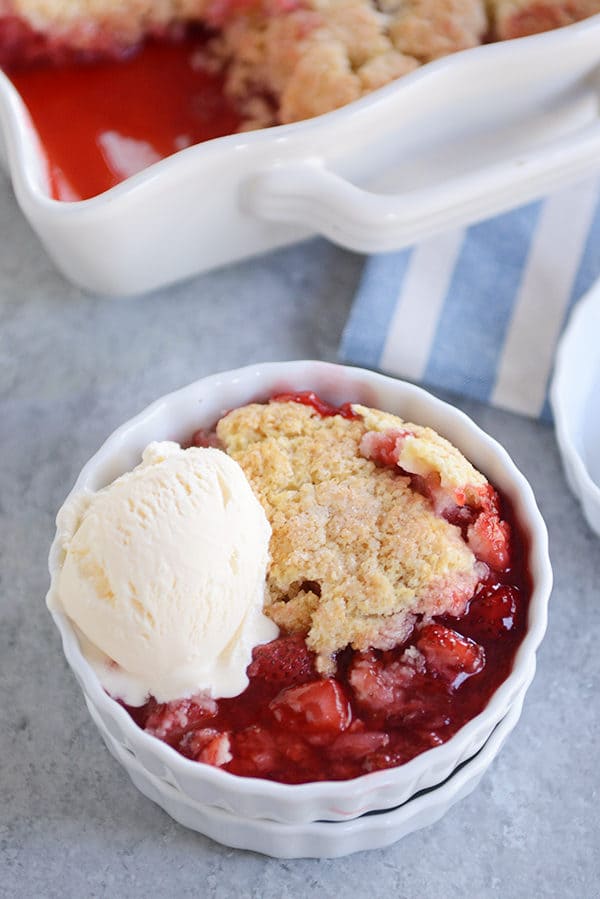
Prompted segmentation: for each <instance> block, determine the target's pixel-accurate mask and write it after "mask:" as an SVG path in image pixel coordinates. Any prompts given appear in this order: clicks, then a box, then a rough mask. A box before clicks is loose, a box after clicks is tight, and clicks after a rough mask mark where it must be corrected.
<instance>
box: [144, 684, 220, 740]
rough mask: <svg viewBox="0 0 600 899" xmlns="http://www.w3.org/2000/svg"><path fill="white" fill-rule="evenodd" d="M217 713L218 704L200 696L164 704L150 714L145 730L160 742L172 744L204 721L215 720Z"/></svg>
mask: <svg viewBox="0 0 600 899" xmlns="http://www.w3.org/2000/svg"><path fill="white" fill-rule="evenodd" d="M217 711H218V706H217V703H216V702H215V700H214V699H211V698H210V697H208V696H201V695H198V696H192V697H190V698H189V699H176V700H174V701H173V702H164V703H161V704H159V705H157V706H156V707H155V708H154V709H153V711H152V712H151V713H150V715H149V716H148V718H147V720H146V724H145V727H144V730H146V731H148V733H150V734H152V735H153V736H154V737H158V738H159V740H164V741H165V742H166V743H172V742H175V741H176V740H178V739H180V738H181V737H182V736H183V734H185V733H187V731H189V730H195V729H196V728H197V727H198V726H199V725H201V724H202V723H203V722H204V721H207V720H209V719H210V718H214V716H215V715H216V714H217Z"/></svg>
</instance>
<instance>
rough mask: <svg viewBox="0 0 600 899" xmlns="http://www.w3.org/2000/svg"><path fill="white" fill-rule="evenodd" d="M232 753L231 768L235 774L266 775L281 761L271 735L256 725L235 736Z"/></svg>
mask: <svg viewBox="0 0 600 899" xmlns="http://www.w3.org/2000/svg"><path fill="white" fill-rule="evenodd" d="M232 752H233V765H232V768H234V770H235V773H236V774H246V775H257V774H268V773H270V772H273V771H275V770H276V769H277V767H278V765H279V763H280V761H281V755H280V753H279V750H278V749H277V746H276V744H275V739H274V736H273V734H272V733H271V732H270V731H268V730H266V729H265V728H264V727H260V726H259V725H257V724H254V725H252V726H251V727H246V728H244V730H241V731H239V733H237V734H236V735H235V738H234V743H233V749H232Z"/></svg>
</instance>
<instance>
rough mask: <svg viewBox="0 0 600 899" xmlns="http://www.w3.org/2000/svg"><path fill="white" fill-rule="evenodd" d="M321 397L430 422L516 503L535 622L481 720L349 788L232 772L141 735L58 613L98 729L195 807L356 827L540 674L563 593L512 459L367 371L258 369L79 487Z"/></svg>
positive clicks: (152, 413) (130, 447)
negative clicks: (279, 404)
mask: <svg viewBox="0 0 600 899" xmlns="http://www.w3.org/2000/svg"><path fill="white" fill-rule="evenodd" d="M300 389H312V390H315V391H316V392H317V393H318V394H320V395H321V396H323V397H324V398H326V399H328V400H330V401H331V402H333V403H341V402H346V401H353V402H360V403H364V404H366V405H370V406H374V407H377V408H380V409H384V410H387V411H390V412H393V413H398V414H400V415H401V416H402V417H403V418H405V419H407V420H409V421H414V422H416V423H421V424H427V425H430V426H432V427H433V428H435V429H436V430H437V431H439V432H440V433H441V434H443V435H444V436H446V437H447V438H448V439H449V440H451V441H452V442H453V443H454V444H455V445H456V446H458V447H459V448H460V449H461V450H462V451H463V452H464V453H465V455H466V456H467V457H468V458H469V459H470V460H471V461H472V462H473V463H474V464H475V465H476V466H477V467H478V468H479V469H481V470H482V471H483V472H484V473H485V474H486V475H487V476H488V478H489V479H490V481H491V482H492V483H493V484H494V485H496V486H497V487H498V488H499V489H500V490H501V491H502V492H503V493H504V494H505V495H506V496H507V497H508V499H509V500H510V501H511V502H512V504H513V507H514V511H515V515H516V517H517V519H518V521H519V522H520V524H521V527H522V529H523V531H524V534H525V538H526V540H527V541H528V567H529V572H530V575H531V579H532V583H533V592H532V596H531V600H530V607H529V617H528V625H527V630H526V633H525V636H524V638H523V642H522V643H521V645H520V647H519V649H518V651H517V654H516V656H515V660H514V664H513V669H512V671H511V673H510V675H509V677H508V678H507V679H506V681H504V683H503V684H501V686H500V687H499V688H498V689H497V690H496V692H495V693H494V694H493V696H492V697H491V699H490V701H489V703H488V705H487V707H486V708H485V710H484V711H483V712H481V714H479V715H477V716H476V717H475V718H474V719H473V720H471V721H470V722H468V723H467V724H466V725H465V726H464V727H462V728H461V729H460V730H459V731H458V733H457V734H455V736H454V737H452V739H451V740H449V741H448V742H447V743H445V744H443V745H442V746H439V747H436V748H434V749H431V750H429V751H427V752H425V753H423V754H422V755H420V756H417V757H416V758H415V759H413V760H412V761H410V762H408V763H407V764H405V765H403V766H400V767H398V768H392V769H389V770H386V771H377V772H373V773H371V774H368V775H364V776H362V777H359V778H355V779H353V780H349V781H342V782H323V783H312V784H302V785H294V786H289V785H285V784H280V783H274V782H272V781H267V780H261V779H256V778H244V777H236V776H234V775H231V774H229V773H228V772H226V771H221V770H220V769H218V768H213V767H210V766H207V765H202V764H198V763H196V762H192V761H189V760H188V759H185V758H183V757H182V756H181V755H179V754H178V753H177V752H175V750H173V749H172V748H171V747H169V746H168V745H166V744H165V743H163V742H161V741H160V740H157V739H155V738H154V737H152V736H150V735H149V734H147V733H145V732H144V731H142V730H141V729H140V728H138V727H137V726H136V725H135V724H134V723H133V721H132V720H131V718H130V717H129V715H128V714H127V712H126V711H125V710H124V709H123V708H122V707H121V706H120V705H119V704H118V703H116V702H114V701H113V700H112V699H111V698H110V697H109V696H108V695H107V694H106V693H105V692H104V690H103V689H102V687H101V686H100V683H99V682H98V680H97V678H96V676H95V674H94V673H93V671H92V669H91V668H90V666H89V665H88V663H87V662H86V660H85V658H84V657H83V655H82V653H81V651H80V648H79V644H78V641H77V638H76V636H75V633H74V631H73V628H72V627H71V625H70V623H69V621H68V619H67V618H66V617H65V616H64V615H63V614H62V613H61V612H59V611H52V615H53V618H54V620H55V623H56V625H57V627H58V629H59V631H60V633H61V636H62V642H63V650H64V653H65V656H66V658H67V661H68V663H69V664H70V666H71V668H72V669H73V672H74V673H75V676H76V677H77V680H78V681H79V684H80V686H81V688H82V690H83V692H84V695H85V699H86V702H87V705H88V708H90V710H93V718H94V721H95V722H96V724H97V725H98V727H99V728H100V729H101V730H102V731H103V732H105V733H106V734H107V735H108V736H109V737H110V738H111V739H112V740H114V741H116V742H117V743H118V744H119V745H121V746H123V747H124V748H125V749H126V750H128V751H129V752H131V753H133V755H134V756H135V757H136V759H137V760H138V762H139V763H140V764H141V766H142V767H143V768H145V769H147V771H148V772H149V773H150V774H151V775H153V776H154V777H157V778H160V779H162V780H164V781H166V782H167V783H170V784H171V785H173V786H174V787H175V788H176V789H177V790H179V791H180V792H181V793H182V794H184V795H185V796H186V797H188V798H189V799H190V800H192V801H193V802H199V803H201V804H203V805H212V806H217V807H219V808H222V809H224V810H225V811H228V812H231V813H233V814H235V815H238V816H240V817H243V818H270V819H272V820H275V821H281V822H286V823H303V822H308V821H315V820H319V819H324V820H332V821H336V820H344V819H347V818H353V817H356V816H358V815H362V814H363V813H365V812H368V811H372V810H379V809H387V808H392V807H395V806H398V805H401V804H402V803H403V802H405V801H406V800H407V799H409V798H410V797H411V796H412V795H413V794H415V793H417V792H419V791H420V790H423V789H425V788H428V787H431V786H433V785H435V784H438V783H441V782H442V781H443V780H445V779H446V778H447V777H448V776H449V775H450V774H451V772H452V771H453V770H454V769H455V768H456V767H457V766H458V765H459V764H460V763H461V762H463V761H465V760H466V759H468V758H470V757H471V756H473V755H474V754H475V753H476V752H478V751H479V749H480V748H481V747H482V746H483V744H484V742H485V741H486V740H487V738H488V737H489V735H490V733H491V732H492V730H493V728H494V727H495V726H496V725H497V724H498V722H499V721H501V720H502V718H504V716H505V715H506V713H507V711H508V710H509V708H510V707H511V705H512V704H513V703H514V702H515V699H516V697H517V696H518V695H519V693H520V691H521V690H522V688H523V685H524V684H525V683H526V681H527V678H528V677H529V675H530V672H531V665H532V662H533V660H534V658H535V652H536V650H537V647H538V646H539V643H540V641H541V639H542V637H543V635H544V632H545V629H546V615H547V603H548V598H549V595H550V590H551V585H552V571H551V567H550V561H549V558H548V539H547V532H546V527H545V525H544V522H543V519H542V517H541V515H540V512H539V510H538V508H537V506H536V503H535V499H534V496H533V493H532V490H531V487H530V486H529V484H528V483H527V481H526V480H525V478H524V477H523V475H522V474H521V473H520V472H519V471H518V469H517V468H516V466H515V465H514V463H513V462H512V461H511V459H510V457H509V456H508V454H507V452H506V451H505V450H504V449H503V448H502V447H501V446H500V445H499V444H498V443H496V441H494V440H493V439H492V438H491V437H489V436H488V435H486V434H485V433H484V432H483V431H481V430H480V429H479V428H478V427H477V426H476V425H475V424H474V423H473V422H472V421H471V420H470V419H469V418H467V416H466V415H464V414H463V413H462V412H460V411H458V410H457V409H455V408H453V407H452V406H450V405H448V404H446V403H443V402H441V401H440V400H438V399H436V398H435V397H433V396H431V395H430V394H428V393H427V392H426V391H424V390H422V389H420V388H418V387H415V386H413V385H410V384H407V383H404V382H402V381H397V380H395V379H392V378H387V377H384V376H383V375H379V374H376V373H374V372H370V371H364V370H362V369H357V368H350V367H346V366H340V365H332V364H329V363H324V362H283V363H267V364H264V365H253V366H249V367H248V368H242V369H238V370H236V371H231V372H224V373H222V374H217V375H213V376H211V377H208V378H204V379H202V380H200V381H197V382H196V383H194V384H190V385H189V386H188V387H184V388H183V389H181V390H178V391H176V392H174V393H171V394H169V395H167V396H165V397H163V398H162V399H159V400H157V401H156V402H155V403H153V404H152V405H151V406H149V407H148V408H147V409H146V410H145V411H144V412H142V413H140V414H139V415H138V416H136V417H135V418H133V419H131V421H129V422H127V423H126V424H124V425H122V426H121V427H120V428H118V429H117V430H116V431H115V432H114V433H113V434H112V435H111V436H110V437H109V438H108V440H107V441H106V442H105V443H104V445H103V446H102V447H101V448H100V450H99V451H98V452H97V453H96V455H95V456H93V457H92V459H91V460H90V461H89V462H88V463H87V465H85V466H84V468H83V470H82V472H81V474H80V475H79V478H78V479H77V482H76V484H75V486H74V488H73V491H79V490H82V489H84V488H87V489H90V490H98V489H99V488H101V487H103V486H105V485H106V484H108V483H110V482H111V481H112V480H114V479H115V478H116V477H118V476H119V475H120V474H122V473H123V472H125V471H128V470H129V469H131V468H133V467H134V466H135V465H136V464H137V463H138V462H139V461H140V457H141V453H142V450H143V449H144V448H145V447H146V445H147V444H148V443H150V442H151V441H152V440H185V439H188V438H189V436H190V435H191V434H192V433H193V432H194V431H195V430H196V429H197V428H199V427H206V426H211V425H212V424H214V422H215V421H216V420H217V419H218V418H219V417H220V416H221V415H222V414H223V413H224V412H225V411H227V410H228V409H231V408H234V407H236V406H240V405H243V404H245V403H248V402H251V401H253V400H257V399H259V400H260V399H266V398H268V397H269V396H270V395H272V394H274V393H277V392H281V391H285V390H300ZM60 555H61V535H60V534H57V536H56V538H55V540H54V543H53V544H52V548H51V551H50V559H49V567H50V573H51V586H50V591H49V594H48V601H51V597H52V596H53V591H54V590H55V589H56V580H57V572H58V568H59V561H60Z"/></svg>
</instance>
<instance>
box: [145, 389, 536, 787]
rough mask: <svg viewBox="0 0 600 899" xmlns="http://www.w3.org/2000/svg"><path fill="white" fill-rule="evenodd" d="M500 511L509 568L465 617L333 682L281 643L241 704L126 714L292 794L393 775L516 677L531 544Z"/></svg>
mask: <svg viewBox="0 0 600 899" xmlns="http://www.w3.org/2000/svg"><path fill="white" fill-rule="evenodd" d="M273 399H274V400H278V401H285V400H288V401H289V400H294V401H296V402H301V403H304V404H308V405H311V406H313V408H315V409H316V410H317V411H318V412H319V413H320V414H323V415H333V414H348V412H349V413H350V414H351V415H352V414H353V413H352V411H351V409H350V406H349V405H345V406H342V407H341V408H340V410H339V411H338V412H336V410H335V407H332V406H330V405H329V404H327V403H324V402H322V401H321V400H319V398H318V397H316V396H315V395H314V394H312V393H309V392H304V393H300V394H282V395H278V396H276V397H274V398H273ZM494 499H495V497H494ZM497 503H498V511H499V518H500V520H502V521H505V522H507V524H508V526H509V528H510V533H511V540H510V551H509V559H508V564H507V565H506V566H505V567H503V568H502V569H501V570H497V569H494V568H491V567H490V568H488V571H489V574H488V576H487V577H486V578H485V580H483V581H482V582H480V584H479V586H478V587H477V589H476V591H475V594H474V596H473V597H472V599H471V601H470V603H469V605H468V607H467V609H466V612H465V614H463V615H462V616H461V617H459V618H453V617H450V616H445V617H437V618H435V619H434V620H433V621H430V622H423V623H421V622H419V623H417V625H416V626H415V628H414V630H413V633H412V634H411V635H410V637H409V639H408V640H407V641H406V642H405V643H404V644H402V645H400V646H397V647H396V648H394V649H393V650H390V651H387V652H382V651H379V650H375V651H370V652H366V653H359V652H356V651H354V650H352V649H350V648H348V649H346V650H344V651H343V652H342V653H341V654H340V655H339V656H338V659H337V663H338V664H337V672H336V676H335V678H322V677H320V676H319V675H318V674H317V672H316V671H315V668H314V665H313V659H314V657H313V655H312V653H310V652H309V651H308V650H307V648H306V645H305V643H304V640H303V638H302V637H301V636H299V635H295V636H294V635H288V636H286V635H281V636H280V637H279V638H278V639H277V640H274V641H273V642H272V643H268V644H265V645H264V646H259V647H257V648H256V649H255V650H254V654H253V661H252V663H251V664H250V666H249V668H248V676H249V679H250V682H249V685H248V687H247V688H246V690H245V691H244V692H243V693H242V694H241V695H239V696H236V697H235V698H233V699H220V700H218V701H217V702H216V707H215V703H210V702H209V703H207V704H206V707H203V704H202V702H201V701H200V702H199V703H198V704H197V703H195V702H194V700H193V699H192V700H183V701H179V702H173V703H169V704H166V705H162V706H160V705H158V704H157V703H156V702H155V701H154V700H152V699H151V700H150V701H149V702H148V703H147V704H146V705H145V706H143V707H141V708H138V709H133V708H130V709H129V712H130V714H131V715H132V717H133V719H134V720H135V721H136V722H137V723H138V724H139V725H140V727H145V728H146V729H147V730H149V731H150V732H151V733H154V734H155V735H158V736H160V738H162V739H164V740H165V741H166V742H167V743H170V744H171V745H172V746H173V747H174V748H175V749H176V750H178V751H179V752H181V753H182V754H183V755H186V756H187V757H189V758H194V759H196V760H198V761H200V762H206V763H209V764H219V765H220V766H221V767H222V768H223V769H224V770H226V771H230V772H232V773H234V774H239V775H244V776H247V777H264V778H268V779H271V780H277V781H280V782H283V783H290V784H293V783H306V782H310V781H319V780H344V779H348V778H352V777H357V776H359V775H362V774H365V773H368V772H370V771H375V770H378V769H383V768H389V767H394V766H396V765H401V764H403V763H404V762H407V761H409V760H410V759H412V758H414V757H415V756H416V755H419V753H421V752H424V751H425V750H427V749H429V748H431V747H433V746H437V745H439V744H441V743H443V742H445V741H446V740H448V739H449V738H450V737H451V736H452V735H453V734H455V733H456V731H457V730H459V728H461V727H462V726H463V725H464V724H466V723H467V722H468V721H469V720H470V719H472V718H474V717H475V716H476V715H477V714H478V713H479V712H481V711H482V710H483V709H484V707H485V705H486V704H487V702H488V701H489V699H490V697H491V696H492V694H493V693H494V692H495V690H496V689H497V688H498V687H499V686H500V684H501V683H502V682H503V681H504V680H505V679H506V678H507V677H508V675H509V674H510V671H511V668H512V664H513V660H514V656H515V653H516V651H517V648H518V646H519V644H520V643H521V640H522V638H523V634H524V631H525V627H526V619H527V610H528V604H529V598H530V594H531V579H530V576H529V572H528V569H527V540H526V538H525V535H524V534H523V533H522V531H521V530H520V528H519V525H518V522H517V521H516V519H515V515H514V511H513V509H512V507H511V505H510V503H509V502H508V501H507V500H506V498H504V497H502V496H499V497H498V499H497ZM223 759H226V761H225V762H224V763H223Z"/></svg>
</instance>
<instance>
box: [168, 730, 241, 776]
mask: <svg viewBox="0 0 600 899" xmlns="http://www.w3.org/2000/svg"><path fill="white" fill-rule="evenodd" d="M179 750H180V752H182V753H183V754H184V755H186V756H187V757H188V758H191V759H195V761H197V762H204V763H205V764H206V765H214V766H215V767H216V768H220V767H221V766H222V765H226V764H227V762H230V761H231V759H232V755H231V743H230V739H229V734H227V733H222V732H221V731H219V730H216V729H215V728H214V727H203V728H200V729H199V730H193V731H190V732H189V733H187V734H186V735H185V736H184V738H183V740H182V741H181V743H180V744H179Z"/></svg>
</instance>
